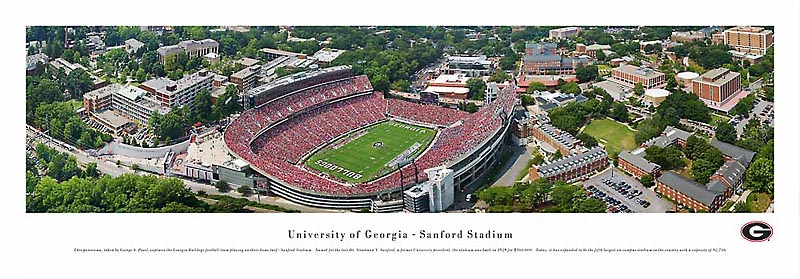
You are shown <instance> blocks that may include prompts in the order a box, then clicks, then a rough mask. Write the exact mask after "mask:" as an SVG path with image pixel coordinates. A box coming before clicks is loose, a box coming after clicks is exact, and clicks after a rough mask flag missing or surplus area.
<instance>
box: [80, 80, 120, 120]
mask: <svg viewBox="0 0 800 279" xmlns="http://www.w3.org/2000/svg"><path fill="white" fill-rule="evenodd" d="M120 88H122V85H120V84H117V83H112V84H110V85H109V86H106V87H103V88H100V89H96V90H92V91H89V92H86V94H83V108H84V109H86V112H87V113H96V112H99V111H102V110H105V109H108V108H110V107H111V96H112V95H113V94H114V93H115V92H117V91H119V90H120Z"/></svg>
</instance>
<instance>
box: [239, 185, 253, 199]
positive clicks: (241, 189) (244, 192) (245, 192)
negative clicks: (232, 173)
mask: <svg viewBox="0 0 800 279" xmlns="http://www.w3.org/2000/svg"><path fill="white" fill-rule="evenodd" d="M236 192H238V193H239V194H242V196H245V197H246V196H249V195H250V193H251V192H252V191H251V190H250V187H247V186H239V188H236Z"/></svg>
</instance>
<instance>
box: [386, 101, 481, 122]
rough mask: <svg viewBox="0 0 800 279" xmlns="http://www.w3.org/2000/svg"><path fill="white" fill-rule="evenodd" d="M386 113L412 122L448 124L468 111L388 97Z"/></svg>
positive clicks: (464, 115) (465, 115)
mask: <svg viewBox="0 0 800 279" xmlns="http://www.w3.org/2000/svg"><path fill="white" fill-rule="evenodd" d="M386 113H387V114H389V115H391V116H394V117H397V118H400V119H404V120H409V121H414V122H421V123H428V124H434V125H437V126H450V125H453V123H456V122H458V121H459V120H462V119H464V118H465V117H467V116H468V115H469V113H468V112H465V111H460V110H456V109H449V108H443V107H439V106H432V105H422V104H417V103H412V102H406V101H402V100H397V99H389V105H388V110H387V111H386Z"/></svg>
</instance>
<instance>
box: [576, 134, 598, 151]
mask: <svg viewBox="0 0 800 279" xmlns="http://www.w3.org/2000/svg"><path fill="white" fill-rule="evenodd" d="M577 138H578V139H579V140H580V141H581V142H583V146H585V147H589V148H591V147H595V146H597V139H595V138H594V137H593V136H592V135H590V134H587V133H580V134H578V136H577Z"/></svg>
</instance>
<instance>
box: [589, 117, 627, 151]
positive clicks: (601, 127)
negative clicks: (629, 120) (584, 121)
mask: <svg viewBox="0 0 800 279" xmlns="http://www.w3.org/2000/svg"><path fill="white" fill-rule="evenodd" d="M583 132H584V133H587V134H589V135H591V136H593V137H595V138H596V139H597V141H599V142H601V143H603V144H604V145H605V146H606V152H608V153H609V154H619V152H620V151H621V150H631V149H635V148H636V140H635V138H634V135H635V134H636V132H634V131H631V130H628V127H625V125H622V124H620V123H619V122H617V121H614V120H611V119H607V118H606V119H594V120H592V121H591V122H589V124H588V125H586V128H585V129H583Z"/></svg>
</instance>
